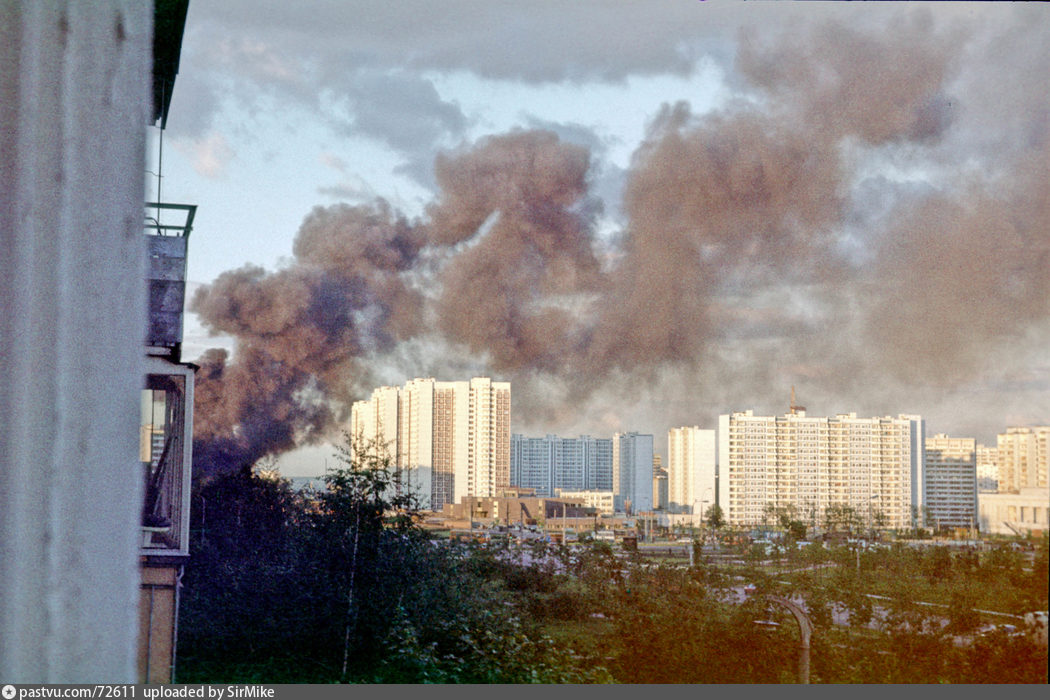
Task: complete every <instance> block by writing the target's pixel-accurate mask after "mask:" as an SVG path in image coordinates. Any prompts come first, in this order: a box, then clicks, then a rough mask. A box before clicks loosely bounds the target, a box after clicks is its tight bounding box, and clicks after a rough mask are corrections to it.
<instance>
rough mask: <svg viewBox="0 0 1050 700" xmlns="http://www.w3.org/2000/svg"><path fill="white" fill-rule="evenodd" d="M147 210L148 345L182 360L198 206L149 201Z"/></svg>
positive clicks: (168, 355) (150, 351)
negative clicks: (188, 265) (188, 257)
mask: <svg viewBox="0 0 1050 700" xmlns="http://www.w3.org/2000/svg"><path fill="white" fill-rule="evenodd" d="M145 213H146V219H145V233H146V239H147V245H148V254H149V271H148V274H147V280H148V283H149V322H148V329H147V333H146V346H147V347H148V348H149V353H150V354H151V355H161V356H166V357H168V358H170V359H172V360H173V361H175V362H178V361H179V360H180V355H181V350H182V310H183V306H184V304H185V301H186V251H187V244H188V242H189V236H190V232H191V231H192V230H193V218H194V216H195V215H196V213H197V205H195V204H173V203H170V202H148V203H147V204H146V211H145Z"/></svg>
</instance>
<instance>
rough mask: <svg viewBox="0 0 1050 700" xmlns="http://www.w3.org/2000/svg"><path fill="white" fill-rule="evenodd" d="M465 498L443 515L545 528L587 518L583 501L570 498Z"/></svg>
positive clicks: (504, 496) (446, 505)
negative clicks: (554, 521)
mask: <svg viewBox="0 0 1050 700" xmlns="http://www.w3.org/2000/svg"><path fill="white" fill-rule="evenodd" d="M510 493H511V491H508V492H504V493H503V494H501V495H499V496H464V497H463V498H461V499H460V501H459V503H456V504H452V503H446V504H445V505H444V507H443V508H442V512H443V514H444V515H445V517H446V518H448V519H451V520H459V521H469V522H475V523H488V524H503V525H513V524H522V525H542V524H545V523H546V521H548V520H551V519H554V518H563V519H564V518H588V517H590V513H589V512H588V510H587V508H586V506H584V504H583V502H582V500H579V499H575V498H568V497H558V498H543V497H539V496H514V495H510Z"/></svg>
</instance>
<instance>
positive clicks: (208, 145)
mask: <svg viewBox="0 0 1050 700" xmlns="http://www.w3.org/2000/svg"><path fill="white" fill-rule="evenodd" d="M174 146H175V148H177V149H179V150H181V151H184V152H186V153H188V154H189V157H190V162H191V163H192V164H193V169H194V170H196V171H197V173H198V174H200V175H201V176H202V177H206V178H208V179H210V180H216V179H219V178H221V177H222V176H223V175H224V174H225V172H226V166H227V165H228V164H229V162H230V161H231V160H232V159H233V158H235V157H236V154H235V153H234V151H233V148H231V147H230V144H229V142H228V141H227V140H226V137H225V136H224V135H222V134H221V133H219V132H217V131H212V132H210V133H209V134H208V135H207V136H204V137H202V138H197V139H185V138H178V139H175V140H174Z"/></svg>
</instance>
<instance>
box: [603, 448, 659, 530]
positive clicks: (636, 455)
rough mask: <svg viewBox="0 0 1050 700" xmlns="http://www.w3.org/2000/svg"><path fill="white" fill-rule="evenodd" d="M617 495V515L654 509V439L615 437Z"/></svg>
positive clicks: (614, 463)
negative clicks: (618, 513)
mask: <svg viewBox="0 0 1050 700" xmlns="http://www.w3.org/2000/svg"><path fill="white" fill-rule="evenodd" d="M612 448H613V493H615V494H616V510H617V512H630V513H642V512H645V511H650V510H652V509H653V436H652V435H641V434H639V433H616V434H615V435H613V443H612Z"/></svg>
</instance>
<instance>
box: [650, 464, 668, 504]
mask: <svg viewBox="0 0 1050 700" xmlns="http://www.w3.org/2000/svg"><path fill="white" fill-rule="evenodd" d="M668 493H669V492H668V487H667V470H666V469H664V467H663V460H662V459H661V458H660V455H655V456H654V457H653V510H667V505H668Z"/></svg>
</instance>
